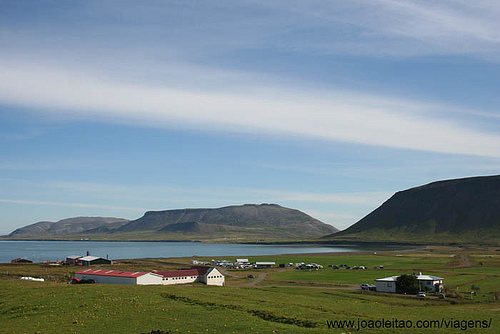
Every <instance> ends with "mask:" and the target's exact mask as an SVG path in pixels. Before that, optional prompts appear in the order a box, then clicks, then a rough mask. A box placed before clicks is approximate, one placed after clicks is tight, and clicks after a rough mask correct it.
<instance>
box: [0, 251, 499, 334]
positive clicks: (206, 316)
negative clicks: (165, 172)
mask: <svg viewBox="0 0 500 334" xmlns="http://www.w3.org/2000/svg"><path fill="white" fill-rule="evenodd" d="M493 252H494V250H493ZM453 254H455V256H452V255H453ZM492 254H493V256H492V257H486V256H485V252H484V251H477V252H474V251H461V250H455V251H443V250H439V249H437V250H436V249H434V250H433V251H432V249H431V250H421V251H418V252H404V253H401V254H398V253H396V252H393V253H386V254H376V255H375V254H362V255H360V254H349V255H293V256H266V257H256V258H252V259H250V260H252V261H255V260H260V261H275V262H276V263H289V262H291V263H296V262H306V263H310V262H315V263H318V264H322V265H324V266H325V268H324V269H322V270H318V271H316V270H313V271H308V270H298V269H295V268H293V267H285V268H279V267H278V268H272V269H266V270H228V271H226V280H227V285H226V286H225V287H210V286H205V285H202V284H198V283H196V284H191V285H184V286H128V285H127V286H125V285H99V284H91V285H70V284H67V281H68V280H69V278H70V277H71V276H72V273H73V272H74V271H75V270H76V269H79V268H74V267H49V266H44V265H41V264H29V265H13V264H0V332H1V333H151V332H152V331H163V332H164V333H348V332H358V330H357V329H356V328H352V327H351V328H346V327H344V328H338V327H339V325H340V323H338V321H353V324H352V325H353V326H355V325H356V324H358V323H359V324H364V325H366V327H364V328H361V329H360V330H359V332H360V333H399V332H401V331H403V332H407V333H414V332H429V333H435V332H436V333H459V332H467V333H497V332H498V331H499V330H500V302H499V301H498V299H496V298H495V295H497V296H498V291H500V262H499V260H500V254H498V253H492ZM228 259H229V260H234V259H232V258H230V257H229V258H228ZM189 260H190V259H188V258H186V259H151V260H129V261H121V262H120V263H118V264H116V265H113V266H102V267H103V268H109V269H124V270H127V269H132V268H138V269H137V270H152V269H168V268H179V267H182V266H187V264H188V263H189ZM329 264H337V265H338V264H347V265H349V266H355V265H362V266H366V267H369V268H371V269H367V270H346V269H339V270H333V269H331V268H329V267H328V265H329ZM380 265H383V266H384V269H373V267H375V266H377V267H378V266H380ZM414 271H422V272H423V273H426V274H430V275H435V276H441V277H444V279H445V280H444V282H445V286H446V287H447V293H446V294H447V297H446V298H445V299H439V298H438V296H434V295H429V296H428V297H426V298H417V297H416V296H409V295H408V296H406V295H398V294H383V293H376V292H364V293H363V292H362V291H361V290H360V289H359V284H361V283H374V281H373V280H374V279H375V278H380V277H385V276H390V275H398V274H401V273H411V272H414ZM249 274H253V275H254V276H255V277H256V279H253V280H252V279H248V278H247V275H249ZM26 275H30V276H37V277H44V278H46V279H48V281H46V282H29V281H21V280H19V277H20V276H26ZM472 285H474V286H475V287H476V294H475V295H473V296H472V298H471V294H470V293H469V292H470V291H471V286H472ZM495 293H496V294H495ZM381 319H385V320H388V321H393V322H394V321H405V322H406V323H407V324H409V323H410V322H411V324H412V325H413V326H416V325H417V323H419V322H420V325H427V327H428V326H429V323H430V322H431V321H437V322H440V323H441V322H443V321H444V322H448V323H449V322H450V321H451V322H453V321H455V324H456V325H457V326H459V327H457V328H450V327H448V328H443V327H442V328H416V327H412V328H409V329H406V328H393V327H392V328H387V327H386V328H375V327H373V328H370V327H369V326H370V324H371V325H373V326H375V325H376V324H377V323H376V322H377V321H379V323H378V324H380V320H381ZM333 321H337V322H336V323H335V324H334V323H333ZM456 321H458V322H456ZM467 322H470V323H469V325H473V328H470V327H468V328H466V330H464V329H463V328H460V325H462V326H463V325H467ZM449 324H451V323H449ZM333 325H335V326H336V328H332V327H333ZM343 325H344V326H347V324H346V323H343ZM483 325H485V326H483ZM486 325H488V326H486ZM478 326H480V327H481V328H478ZM483 327H489V328H483Z"/></svg>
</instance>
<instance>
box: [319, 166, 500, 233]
mask: <svg viewBox="0 0 500 334" xmlns="http://www.w3.org/2000/svg"><path fill="white" fill-rule="evenodd" d="M498 232H500V176H485V177H471V178H464V179H455V180H447V181H439V182H434V183H430V184H427V185H424V186H420V187H416V188H412V189H408V190H405V191H400V192H397V193H396V194H395V195H394V196H392V197H391V198H390V199H389V200H387V201H386V202H385V203H383V204H382V205H381V206H380V207H378V208H377V209H376V210H374V211H373V212H371V213H370V214H368V215H367V216H366V217H364V218H363V219H361V220H360V221H358V222H357V223H356V224H354V225H352V226H351V227H349V228H348V229H346V230H344V231H342V232H339V233H337V234H335V235H332V236H329V237H326V238H332V239H337V240H339V239H348V240H363V241H423V242H431V241H439V242H447V241H450V242H453V241H459V242H460V241H488V240H500V234H499V233H498Z"/></svg>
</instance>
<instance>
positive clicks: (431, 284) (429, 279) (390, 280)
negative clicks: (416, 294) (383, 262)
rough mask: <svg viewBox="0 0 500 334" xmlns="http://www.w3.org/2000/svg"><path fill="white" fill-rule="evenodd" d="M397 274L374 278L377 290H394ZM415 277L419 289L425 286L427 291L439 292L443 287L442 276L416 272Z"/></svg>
mask: <svg viewBox="0 0 500 334" xmlns="http://www.w3.org/2000/svg"><path fill="white" fill-rule="evenodd" d="M398 277H399V276H390V277H384V278H379V279H376V280H375V286H376V287H377V291H378V292H396V280H397V279H398ZM415 277H416V278H417V280H418V282H419V285H420V290H424V287H425V288H427V290H428V291H429V292H440V291H441V290H442V289H443V278H442V277H437V276H431V275H422V273H418V275H415Z"/></svg>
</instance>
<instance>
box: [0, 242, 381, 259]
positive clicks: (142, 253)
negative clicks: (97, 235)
mask: <svg viewBox="0 0 500 334" xmlns="http://www.w3.org/2000/svg"><path fill="white" fill-rule="evenodd" d="M368 250H373V248H371V249H368V248H363V247H350V246H346V247H333V246H326V245H244V244H210V243H199V242H129V241H126V242H105V241H103V242H97V241H0V262H10V261H11V260H12V259H15V258H19V257H20V258H27V259H30V260H33V261H35V262H42V261H57V260H64V259H65V258H66V256H68V255H85V254H86V253H87V251H88V252H90V255H94V256H101V257H106V256H109V258H110V259H137V258H146V257H152V258H159V257H191V256H214V257H215V256H233V257H234V256H241V257H248V256H252V255H253V256H255V255H278V254H297V253H329V252H361V251H368Z"/></svg>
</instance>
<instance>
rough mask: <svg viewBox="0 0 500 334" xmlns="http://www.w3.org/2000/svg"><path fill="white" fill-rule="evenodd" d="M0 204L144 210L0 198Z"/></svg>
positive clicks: (127, 208)
mask: <svg viewBox="0 0 500 334" xmlns="http://www.w3.org/2000/svg"><path fill="white" fill-rule="evenodd" d="M0 203H8V204H28V205H50V206H62V207H75V208H93V209H112V210H130V211H137V210H144V209H143V208H133V207H128V206H112V205H102V204H89V203H66V202H50V201H27V200H17V199H6V198H0Z"/></svg>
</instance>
